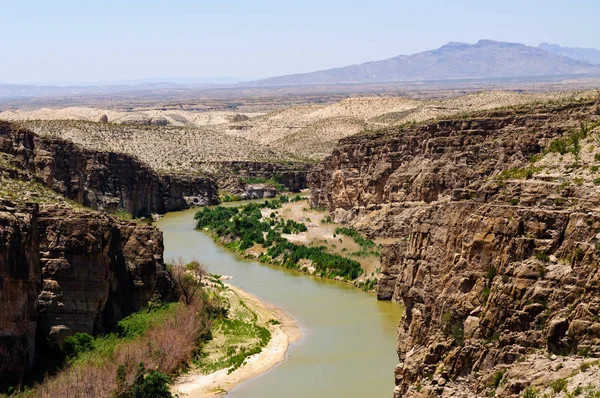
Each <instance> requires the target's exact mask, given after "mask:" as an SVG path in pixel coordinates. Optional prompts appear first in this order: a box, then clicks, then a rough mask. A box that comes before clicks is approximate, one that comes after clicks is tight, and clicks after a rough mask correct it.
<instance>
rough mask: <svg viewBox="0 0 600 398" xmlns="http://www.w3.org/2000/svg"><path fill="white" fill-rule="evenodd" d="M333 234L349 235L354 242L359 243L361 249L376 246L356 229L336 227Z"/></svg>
mask: <svg viewBox="0 0 600 398" xmlns="http://www.w3.org/2000/svg"><path fill="white" fill-rule="evenodd" d="M335 234H336V235H346V236H349V237H351V238H352V239H354V241H355V242H356V244H357V245H359V246H360V247H361V248H362V249H363V250H366V249H371V248H374V247H376V244H375V242H373V241H372V240H370V239H367V238H365V237H364V236H362V235H361V234H360V233H359V232H358V231H356V230H354V229H352V228H346V227H338V228H336V229H335Z"/></svg>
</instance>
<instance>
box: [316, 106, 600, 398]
mask: <svg viewBox="0 0 600 398" xmlns="http://www.w3.org/2000/svg"><path fill="white" fill-rule="evenodd" d="M593 107H594V103H593V101H574V102H569V103H548V104H541V105H530V106H525V107H520V108H513V109H503V110H498V111H495V112H487V113H479V114H472V115H466V116H464V117H461V118H455V119H452V120H446V121H439V122H434V123H430V124H426V125H420V126H416V127H413V128H395V129H388V130H385V131H380V132H375V133H369V134H362V135H359V136H354V137H350V138H347V139H344V140H342V141H341V142H340V144H339V146H338V148H337V149H336V150H335V151H334V152H333V154H332V155H331V156H330V157H328V158H327V159H326V160H325V161H324V162H323V163H322V164H321V165H320V166H318V167H316V168H315V169H314V171H313V172H312V173H311V174H310V175H309V186H310V188H311V190H312V198H311V200H312V204H313V205H316V206H326V207H328V208H329V209H330V210H331V212H332V214H333V215H334V216H335V218H336V219H337V220H338V221H344V222H348V223H351V224H352V225H353V226H354V227H356V228H358V229H361V230H363V231H364V232H366V233H368V234H370V235H372V236H385V237H390V238H396V243H393V244H391V245H389V246H387V247H385V248H384V249H383V250H382V259H381V260H382V272H383V273H384V275H385V277H384V279H383V280H381V281H380V283H379V286H378V297H379V298H380V299H393V300H396V301H399V302H402V303H403V304H404V306H405V309H406V312H405V315H404V317H403V319H402V320H401V322H400V325H399V328H398V356H399V360H400V364H399V365H398V366H397V368H396V372H395V374H396V389H395V392H394V396H395V397H412V396H414V397H417V396H423V397H425V396H448V397H451V396H452V397H456V396H464V397H482V396H490V394H492V395H494V394H495V395H496V396H520V395H521V394H523V393H524V391H525V389H527V388H528V389H529V390H528V391H531V392H534V391H539V392H540V393H541V392H542V391H545V390H546V389H548V388H549V387H548V385H550V384H551V383H552V382H554V381H556V380H561V379H564V380H570V379H569V378H573V376H574V375H575V374H578V372H584V371H583V370H582V369H583V368H584V367H583V365H582V366H580V364H582V363H584V362H585V361H586V359H585V357H594V358H598V357H600V320H599V319H600V294H599V293H600V290H599V289H600V272H599V270H598V266H597V264H598V262H599V260H600V236H599V235H598V231H600V214H599V213H598V210H597V209H598V205H599V204H600V189H599V188H598V187H597V185H598V184H600V175H598V169H599V167H600V152H599V151H598V149H597V147H598V142H600V138H599V137H600V135H599V133H600V130H598V129H596V130H594V129H595V127H596V126H597V125H598V123H597V117H596V116H595V115H594V109H593ZM554 355H558V356H567V357H566V358H570V360H571V362H564V364H563V362H561V365H560V366H558V364H557V363H554V364H552V360H554V358H555V357H554ZM548 358H551V359H552V360H550V359H548ZM563 361H566V360H565V359H563ZM588 367H589V366H588ZM549 369H550V370H549ZM568 383H571V381H568ZM592 384H593V383H592ZM569 385H571V384H567V386H569ZM590 386H591V387H590V388H596V387H600V386H595V385H591V384H590ZM583 387H586V386H582V388H583ZM566 389H567V387H565V391H566ZM590 391H591V390H590ZM550 392H551V391H550ZM530 396H534V395H530Z"/></svg>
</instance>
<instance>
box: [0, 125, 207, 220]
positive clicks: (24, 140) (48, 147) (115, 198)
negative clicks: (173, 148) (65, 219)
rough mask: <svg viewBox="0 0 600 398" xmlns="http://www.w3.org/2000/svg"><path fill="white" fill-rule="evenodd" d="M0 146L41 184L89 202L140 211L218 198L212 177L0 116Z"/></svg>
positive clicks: (158, 210)
mask: <svg viewBox="0 0 600 398" xmlns="http://www.w3.org/2000/svg"><path fill="white" fill-rule="evenodd" d="M0 152H5V153H8V154H10V155H13V156H14V157H15V158H16V159H17V161H18V166H19V167H20V168H23V169H27V170H29V171H30V172H31V173H32V174H34V175H36V176H37V177H38V178H39V179H40V180H41V181H42V182H43V183H44V185H46V186H48V187H50V188H52V189H53V190H55V191H56V192H58V193H60V194H62V195H63V196H65V197H67V198H69V199H71V200H74V201H75V202H77V203H80V204H83V205H85V206H88V207H91V208H97V209H104V210H107V211H114V210H116V209H123V210H125V211H127V212H129V213H131V214H132V215H133V216H134V217H140V216H144V215H149V214H150V213H165V212H167V211H172V210H179V209H182V208H187V207H190V206H194V205H206V204H216V203H218V195H217V186H216V183H215V182H214V181H213V180H212V179H211V178H207V177H195V176H163V175H159V174H157V173H156V172H154V171H153V170H151V169H150V168H149V167H147V166H146V165H144V164H143V163H141V162H139V161H138V160H137V159H135V158H134V157H132V156H130V155H126V154H121V153H112V152H97V151H91V150H86V149H82V148H80V147H78V146H76V145H74V144H73V143H71V142H69V141H66V140H63V139H58V138H47V137H40V136H38V135H36V134H34V133H31V132H29V131H27V130H23V129H17V128H15V127H14V126H12V125H10V124H9V123H5V122H0Z"/></svg>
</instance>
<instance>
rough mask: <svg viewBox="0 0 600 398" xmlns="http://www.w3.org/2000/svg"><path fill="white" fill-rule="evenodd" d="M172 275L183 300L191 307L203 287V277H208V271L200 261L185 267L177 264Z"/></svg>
mask: <svg viewBox="0 0 600 398" xmlns="http://www.w3.org/2000/svg"><path fill="white" fill-rule="evenodd" d="M171 273H172V275H173V279H174V280H175V284H176V285H177V289H178V290H179V293H180V294H181V299H182V300H183V302H184V303H185V305H190V304H191V303H192V301H193V300H194V296H195V295H196V293H197V292H198V290H200V288H201V287H202V277H203V276H204V275H206V271H205V270H204V268H203V267H202V265H201V264H200V263H199V262H198V261H192V262H189V263H187V264H186V265H185V266H184V265H182V264H181V263H178V264H175V265H174V266H173V269H172V271H171Z"/></svg>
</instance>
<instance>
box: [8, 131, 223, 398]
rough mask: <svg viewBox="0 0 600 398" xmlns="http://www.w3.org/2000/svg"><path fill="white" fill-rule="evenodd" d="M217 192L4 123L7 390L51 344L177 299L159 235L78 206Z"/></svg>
mask: <svg viewBox="0 0 600 398" xmlns="http://www.w3.org/2000/svg"><path fill="white" fill-rule="evenodd" d="M57 192H58V193H61V194H63V195H64V196H62V195H59V194H58V193H57ZM213 192H215V193H216V187H215V184H214V183H213V182H212V181H210V180H205V179H186V178H180V177H177V176H175V177H168V176H167V177H165V176H158V175H156V174H154V173H152V172H151V171H149V170H148V169H147V168H146V167H144V166H143V165H141V164H140V163H139V162H137V161H136V160H135V159H133V158H130V157H127V156H125V155H119V154H112V153H94V152H91V151H81V150H80V149H79V148H77V147H76V146H74V145H72V144H70V143H68V142H66V141H61V140H46V139H40V138H39V137H37V136H36V135H34V134H32V133H30V132H28V131H18V130H15V129H13V128H12V126H10V125H8V124H6V123H0V196H1V197H0V310H1V311H0V312H1V314H0V389H4V388H5V387H7V386H8V385H10V384H11V383H12V382H14V381H15V380H16V381H18V380H19V379H20V378H22V377H23V374H24V373H25V372H26V371H27V370H29V369H31V367H32V366H33V365H34V361H35V359H36V357H38V354H39V353H40V352H41V351H43V350H44V348H46V347H47V346H48V345H52V344H54V343H60V342H61V341H62V340H63V339H64V337H66V336H69V335H72V334H74V333H77V332H86V333H90V334H97V333H101V332H105V331H107V330H109V329H110V328H111V327H112V326H114V324H115V323H116V322H117V321H118V320H120V319H121V318H123V317H125V316H127V315H129V314H131V313H132V312H134V311H137V310H139V309H141V308H142V307H144V306H145V305H147V304H148V303H149V302H150V301H152V300H155V299H156V300H166V301H169V300H173V299H176V298H177V297H176V296H177V293H176V289H175V285H174V282H173V280H172V279H171V277H170V274H169V273H168V272H167V270H166V267H165V264H164V262H163V241H162V234H161V232H160V231H159V230H158V229H156V228H154V227H152V226H149V225H147V224H145V223H142V222H139V221H124V220H122V219H120V218H117V217H114V216H111V215H108V214H107V213H101V212H97V211H94V210H92V209H89V208H85V207H82V206H80V205H77V204H75V203H73V201H75V202H77V203H80V204H84V205H90V206H97V207H103V208H105V209H117V208H124V209H126V210H128V211H130V212H131V213H132V214H133V215H141V214H144V213H147V212H152V211H161V210H164V211H167V210H171V209H179V208H184V207H187V206H189V205H190V204H203V203H211V202H212V201H213V200H214V198H213V196H212V193H213ZM208 193H210V195H209V196H207V195H208ZM64 197H68V198H70V199H72V200H73V201H69V200H66V199H65V198H64ZM8 198H10V199H8ZM113 205H114V206H113ZM111 206H113V207H111Z"/></svg>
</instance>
